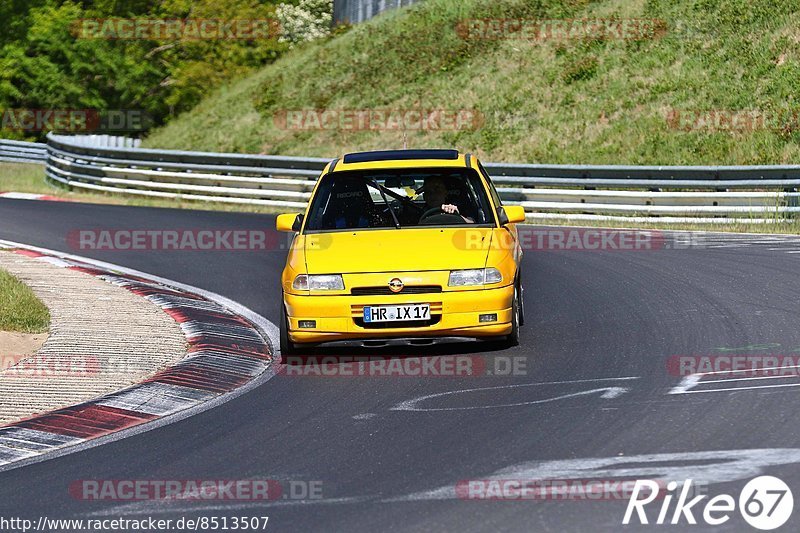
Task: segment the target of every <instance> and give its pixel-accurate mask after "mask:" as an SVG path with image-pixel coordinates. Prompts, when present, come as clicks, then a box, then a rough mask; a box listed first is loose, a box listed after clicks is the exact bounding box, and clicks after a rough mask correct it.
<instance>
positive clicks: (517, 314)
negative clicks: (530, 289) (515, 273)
mask: <svg viewBox="0 0 800 533" xmlns="http://www.w3.org/2000/svg"><path fill="white" fill-rule="evenodd" d="M520 289H521V287H520V286H519V284H517V285H515V286H514V299H513V300H512V302H511V333H509V334H508V335H505V336H502V337H496V338H495V339H496V340H495V339H493V340H486V341H484V342H486V343H487V346H488V347H490V349H492V350H507V349H508V348H513V347H514V346H519V327H520V325H521V319H522V305H521V302H522V299H521V298H520V294H521V290H520Z"/></svg>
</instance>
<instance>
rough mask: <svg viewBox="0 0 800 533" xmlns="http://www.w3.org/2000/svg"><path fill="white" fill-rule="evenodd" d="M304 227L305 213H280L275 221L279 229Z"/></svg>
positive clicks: (288, 229) (291, 229)
mask: <svg viewBox="0 0 800 533" xmlns="http://www.w3.org/2000/svg"><path fill="white" fill-rule="evenodd" d="M302 227H303V215H301V214H298V213H288V214H285V215H278V218H277V220H276V221H275V228H276V229H277V230H278V231H300V228H302Z"/></svg>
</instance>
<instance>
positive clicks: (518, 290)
mask: <svg viewBox="0 0 800 533" xmlns="http://www.w3.org/2000/svg"><path fill="white" fill-rule="evenodd" d="M521 325H522V287H521V285H520V284H519V283H517V284H516V285H515V286H514V300H513V301H512V302H511V333H509V334H508V336H507V337H506V339H505V342H504V343H503V344H504V345H505V346H506V347H507V348H511V347H513V346H519V327H520V326H521Z"/></svg>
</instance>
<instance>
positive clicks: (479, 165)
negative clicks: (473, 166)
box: [478, 161, 503, 207]
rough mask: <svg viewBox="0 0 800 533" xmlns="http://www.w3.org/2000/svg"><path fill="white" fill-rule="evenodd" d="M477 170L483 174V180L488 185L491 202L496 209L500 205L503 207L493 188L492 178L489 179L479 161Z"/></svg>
mask: <svg viewBox="0 0 800 533" xmlns="http://www.w3.org/2000/svg"><path fill="white" fill-rule="evenodd" d="M478 168H479V169H480V171H481V174H483V179H485V180H486V183H488V184H489V194H490V195H491V197H492V202H493V203H494V205H495V206H496V207H500V206H501V205H503V201H502V200H501V199H500V195H499V194H497V189H495V188H494V183H492V178H490V177H489V173H488V172H486V169H485V168H483V165H482V164H481V162H480V161H478Z"/></svg>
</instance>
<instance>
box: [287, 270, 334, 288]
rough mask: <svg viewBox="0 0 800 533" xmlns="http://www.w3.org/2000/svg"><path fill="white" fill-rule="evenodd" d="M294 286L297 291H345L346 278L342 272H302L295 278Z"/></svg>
mask: <svg viewBox="0 0 800 533" xmlns="http://www.w3.org/2000/svg"><path fill="white" fill-rule="evenodd" d="M292 288H293V289H294V290H296V291H343V290H344V280H343V279H342V275H341V274H323V275H310V276H309V275H306V274H300V275H299V276H297V277H296V278H294V282H293V283H292Z"/></svg>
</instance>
